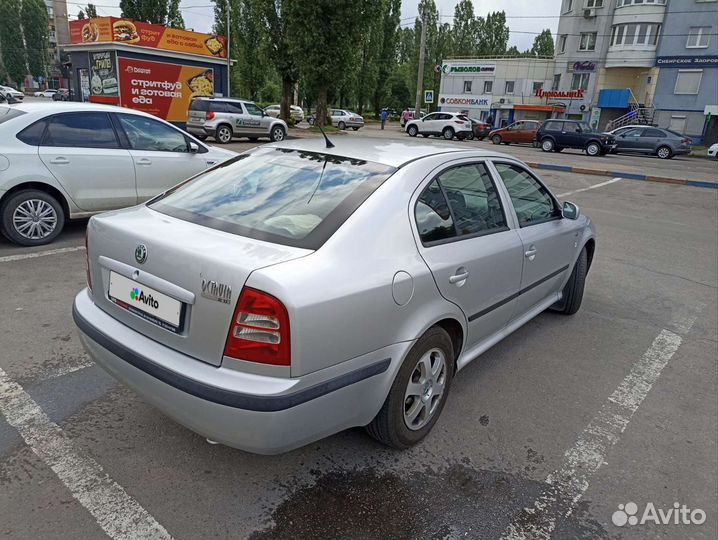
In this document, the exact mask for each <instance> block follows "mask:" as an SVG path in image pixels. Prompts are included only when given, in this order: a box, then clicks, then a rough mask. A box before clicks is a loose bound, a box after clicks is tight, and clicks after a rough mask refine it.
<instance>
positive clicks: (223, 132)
mask: <svg viewBox="0 0 718 540" xmlns="http://www.w3.org/2000/svg"><path fill="white" fill-rule="evenodd" d="M233 137H234V132H233V131H232V126H230V125H229V124H221V125H219V126H217V129H216V130H215V132H214V140H215V141H217V142H218V143H219V144H229V143H231V142H232V138H233Z"/></svg>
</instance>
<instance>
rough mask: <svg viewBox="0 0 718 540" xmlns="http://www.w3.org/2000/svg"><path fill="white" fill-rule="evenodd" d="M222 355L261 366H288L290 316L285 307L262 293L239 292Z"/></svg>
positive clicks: (289, 357)
mask: <svg viewBox="0 0 718 540" xmlns="http://www.w3.org/2000/svg"><path fill="white" fill-rule="evenodd" d="M224 355H225V356H229V357H230V358H236V359H237V360H247V361H249V362H259V363H261V364H273V365H276V366H288V365H290V364H291V348H290V343H289V314H288V313H287V308H285V307H284V304H282V303H281V302H280V301H279V300H277V299H276V298H275V297H274V296H271V295H269V294H267V293H264V292H262V291H258V290H256V289H250V288H248V287H245V288H244V289H242V293H241V294H240V295H239V300H238V301H237V307H236V309H235V310H234V317H233V318H232V324H231V325H230V327H229V335H228V336H227V344H226V345H225V347H224Z"/></svg>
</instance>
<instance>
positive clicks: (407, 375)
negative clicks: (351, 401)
mask: <svg viewBox="0 0 718 540" xmlns="http://www.w3.org/2000/svg"><path fill="white" fill-rule="evenodd" d="M435 366H436V367H435ZM427 374H428V376H427ZM453 375H454V348H453V345H452V342H451V338H450V337H449V334H447V333H446V331H445V330H444V329H443V328H439V327H438V326H433V327H431V328H429V330H427V331H426V333H425V334H424V335H423V336H421V337H420V338H419V339H418V340H417V342H416V343H415V344H414V346H413V347H412V348H411V350H410V351H409V353H408V354H407V355H406V358H405V359H404V362H403V363H402V365H401V367H400V368H399V371H398V373H397V374H396V378H395V379H394V383H393V384H392V385H391V389H390V390H389V395H387V397H386V400H384V404H383V405H382V408H381V410H380V411H379V413H378V414H377V415H376V417H374V420H372V421H371V423H370V424H369V425H368V426H366V430H367V432H368V433H369V435H371V436H372V437H373V438H375V439H376V440H377V441H379V442H381V443H383V444H385V445H387V446H391V447H393V448H397V449H405V448H409V447H411V446H413V445H415V444H417V443H418V442H419V441H421V440H422V439H423V438H424V437H426V436H427V435H428V434H429V432H430V431H431V428H433V427H434V424H436V421H437V420H438V418H439V416H440V415H441V411H442V409H443V408H444V404H445V403H446V398H447V396H448V394H449V390H450V389H451V381H452V378H453ZM422 379H424V381H423V382H422ZM437 384H441V389H442V391H441V394H439V395H438V396H437V395H435V394H433V392H435V388H436V387H437V386H435V385H437ZM410 385H414V387H415V388H417V391H419V392H420V394H416V395H411V390H410V388H409V387H410ZM424 392H426V394H425V393H424ZM422 394H423V397H422ZM427 395H428V397H426V396H427ZM427 404H428V405H427ZM407 407H408V410H407ZM416 409H418V411H417V410H416ZM412 414H414V416H413V419H412ZM408 422H409V423H412V426H411V427H410V425H409V423H408Z"/></svg>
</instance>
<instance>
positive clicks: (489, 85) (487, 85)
mask: <svg viewBox="0 0 718 540" xmlns="http://www.w3.org/2000/svg"><path fill="white" fill-rule="evenodd" d="M493 91H494V81H484V94H490V93H492V92H493Z"/></svg>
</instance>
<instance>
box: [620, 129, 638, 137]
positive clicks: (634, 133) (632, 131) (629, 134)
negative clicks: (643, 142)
mask: <svg viewBox="0 0 718 540" xmlns="http://www.w3.org/2000/svg"><path fill="white" fill-rule="evenodd" d="M642 134H643V128H633V129H627V130H626V131H624V132H623V133H621V136H622V137H640V136H641V135H642Z"/></svg>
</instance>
